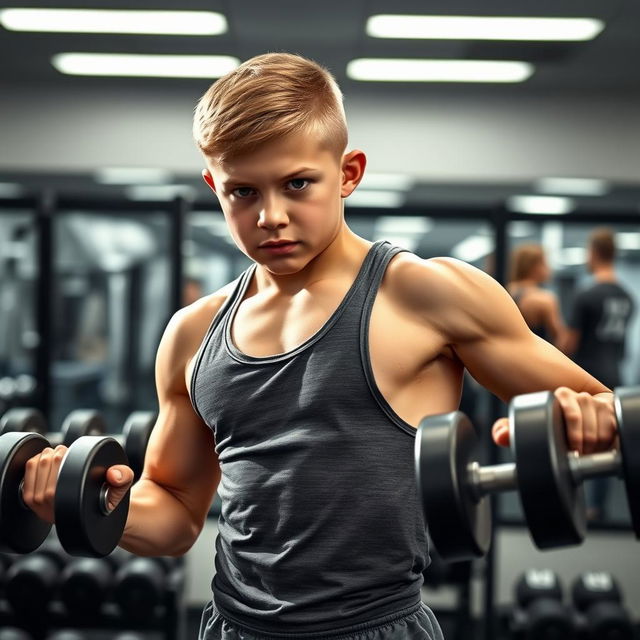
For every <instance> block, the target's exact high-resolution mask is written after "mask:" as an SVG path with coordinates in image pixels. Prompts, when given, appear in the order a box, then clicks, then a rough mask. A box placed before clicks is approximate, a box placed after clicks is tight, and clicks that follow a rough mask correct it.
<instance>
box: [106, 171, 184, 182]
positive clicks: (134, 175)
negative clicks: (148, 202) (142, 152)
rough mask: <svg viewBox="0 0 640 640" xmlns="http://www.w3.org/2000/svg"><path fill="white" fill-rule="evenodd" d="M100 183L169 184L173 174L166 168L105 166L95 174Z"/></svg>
mask: <svg viewBox="0 0 640 640" xmlns="http://www.w3.org/2000/svg"><path fill="white" fill-rule="evenodd" d="M94 179H95V181H96V182H97V183H98V184H167V183H169V182H171V180H172V179H173V176H172V174H171V172H169V171H167V170H165V169H155V168H145V167H103V168H102V169H98V170H97V171H96V172H95V174H94Z"/></svg>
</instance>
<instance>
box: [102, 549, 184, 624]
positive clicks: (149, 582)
mask: <svg viewBox="0 0 640 640" xmlns="http://www.w3.org/2000/svg"><path fill="white" fill-rule="evenodd" d="M176 566H178V561H177V560H176V559H175V558H164V557H163V558H142V557H137V556H134V557H132V558H131V559H130V560H129V561H128V562H127V563H126V564H124V565H123V566H122V567H121V568H120V570H119V571H118V573H117V575H116V585H115V588H114V595H113V598H114V600H115V602H117V603H118V605H119V607H120V610H121V611H122V613H123V616H124V617H125V619H127V620H130V621H131V622H133V623H136V624H137V623H140V622H142V621H144V620H148V619H150V618H153V617H154V615H155V613H156V611H157V608H158V607H159V606H160V605H162V604H163V602H164V598H165V594H166V590H167V576H168V574H169V573H170V572H171V570H172V569H174V568H175V567H176Z"/></svg>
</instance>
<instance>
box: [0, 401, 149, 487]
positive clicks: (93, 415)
mask: <svg viewBox="0 0 640 640" xmlns="http://www.w3.org/2000/svg"><path fill="white" fill-rule="evenodd" d="M156 418H157V414H156V413H154V412H153V411H134V412H133V413H131V414H130V415H129V417H128V418H127V420H126V421H125V423H124V427H123V428H122V434H109V436H110V437H112V438H114V439H115V440H116V441H117V442H118V443H119V444H120V445H121V446H122V447H123V448H124V450H125V452H126V454H127V458H128V459H129V465H130V466H131V468H132V469H133V472H134V476H135V480H138V479H139V478H140V475H141V473H142V469H143V467H144V456H145V453H146V451H147V445H148V443H149V438H150V437H151V431H152V430H153V427H154V425H155V422H156ZM15 431H20V432H32V433H39V434H41V435H43V436H44V437H45V438H46V439H47V440H48V441H49V442H50V444H51V446H52V447H55V446H57V445H59V444H62V445H64V446H65V447H69V446H71V444H72V443H73V442H75V441H76V440H77V439H78V438H81V437H82V436H100V435H104V434H105V433H106V432H107V424H106V422H105V419H104V417H103V416H102V415H101V414H100V412H99V411H96V410H95V409H75V410H74V411H71V413H69V415H68V416H67V417H66V418H65V420H64V422H63V423H62V426H61V428H60V431H55V432H53V433H47V425H46V421H45V419H44V416H43V415H42V413H41V412H40V411H39V410H38V409H33V408H18V409H11V410H9V411H7V412H6V413H5V414H4V415H3V416H2V418H0V435H3V434H4V433H10V432H15Z"/></svg>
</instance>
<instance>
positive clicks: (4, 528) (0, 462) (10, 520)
mask: <svg viewBox="0 0 640 640" xmlns="http://www.w3.org/2000/svg"><path fill="white" fill-rule="evenodd" d="M48 446H49V441H48V440H46V438H44V437H43V436H41V435H39V434H37V433H20V432H15V433H5V434H4V435H2V436H0V549H1V550H2V551H8V552H13V553H30V552H31V551H34V550H35V549H37V548H38V547H39V546H40V545H41V544H42V543H43V542H44V541H45V539H46V538H47V536H48V535H49V532H50V531H51V525H50V524H49V523H48V522H45V521H44V520H41V519H40V518H39V517H38V516H37V515H36V514H35V513H34V512H33V511H32V510H31V509H28V508H27V507H26V506H25V504H24V502H23V501H22V493H21V485H22V479H23V478H24V470H25V465H26V464H27V461H28V460H29V459H30V458H32V457H33V456H36V455H38V454H39V453H41V452H42V451H43V450H44V449H46V448H47V447H48Z"/></svg>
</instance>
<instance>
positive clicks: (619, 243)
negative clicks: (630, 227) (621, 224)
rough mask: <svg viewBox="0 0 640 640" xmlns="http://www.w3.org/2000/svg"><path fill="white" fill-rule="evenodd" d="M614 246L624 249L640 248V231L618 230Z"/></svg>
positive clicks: (635, 249)
mask: <svg viewBox="0 0 640 640" xmlns="http://www.w3.org/2000/svg"><path fill="white" fill-rule="evenodd" d="M616 247H617V248H618V249H623V250H625V251H637V250H638V249H640V233H637V232H635V231H618V233H616Z"/></svg>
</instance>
